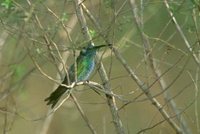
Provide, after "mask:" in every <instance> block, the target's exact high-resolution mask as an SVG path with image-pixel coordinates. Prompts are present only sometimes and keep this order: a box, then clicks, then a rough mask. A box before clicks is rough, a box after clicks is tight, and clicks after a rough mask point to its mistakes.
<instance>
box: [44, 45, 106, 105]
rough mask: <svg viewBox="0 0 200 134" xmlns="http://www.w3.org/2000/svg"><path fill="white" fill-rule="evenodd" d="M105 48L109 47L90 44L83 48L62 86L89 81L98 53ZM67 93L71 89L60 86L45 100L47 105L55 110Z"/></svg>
mask: <svg viewBox="0 0 200 134" xmlns="http://www.w3.org/2000/svg"><path fill="white" fill-rule="evenodd" d="M105 46H107V45H99V46H93V45H91V44H89V45H88V46H87V47H85V48H83V49H82V50H81V51H80V54H79V56H78V57H77V59H76V63H74V64H72V65H71V66H70V67H69V70H68V75H69V77H67V76H65V78H64V80H63V82H62V84H66V85H69V84H70V83H73V82H80V81H85V80H88V79H89V77H90V75H91V73H92V72H93V70H94V68H95V56H96V51H97V50H98V49H99V48H102V47H105ZM75 67H76V69H75ZM68 78H69V80H68ZM69 82H70V83H69ZM67 91H69V88H67V87H65V86H62V85H59V86H58V88H57V89H56V90H55V91H54V92H52V93H51V94H50V96H49V97H48V98H46V99H45V101H47V105H51V108H54V106H55V105H56V104H57V102H58V101H59V99H60V98H61V96H62V95H63V94H65V93H66V92H67Z"/></svg>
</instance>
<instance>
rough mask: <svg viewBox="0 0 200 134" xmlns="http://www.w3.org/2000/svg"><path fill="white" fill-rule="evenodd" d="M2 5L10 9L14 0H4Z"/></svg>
mask: <svg viewBox="0 0 200 134" xmlns="http://www.w3.org/2000/svg"><path fill="white" fill-rule="evenodd" d="M1 6H2V7H4V8H6V9H9V8H11V7H12V0H4V1H3V2H2V3H1Z"/></svg>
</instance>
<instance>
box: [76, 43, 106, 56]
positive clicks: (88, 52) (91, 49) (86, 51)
mask: <svg viewBox="0 0 200 134" xmlns="http://www.w3.org/2000/svg"><path fill="white" fill-rule="evenodd" d="M105 46H107V45H99V46H93V45H88V46H87V47H84V48H83V49H82V50H81V52H80V55H81V56H95V55H96V51H97V50H98V49H100V48H102V47H105Z"/></svg>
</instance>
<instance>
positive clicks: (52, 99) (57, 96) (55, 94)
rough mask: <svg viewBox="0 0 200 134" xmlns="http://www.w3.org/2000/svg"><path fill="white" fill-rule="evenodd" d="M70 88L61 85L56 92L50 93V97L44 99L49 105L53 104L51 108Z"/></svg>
mask: <svg viewBox="0 0 200 134" xmlns="http://www.w3.org/2000/svg"><path fill="white" fill-rule="evenodd" d="M67 90H68V88H66V87H64V86H61V85H60V86H59V87H58V88H57V89H56V90H55V91H54V92H52V93H51V94H50V96H49V97H48V98H46V99H45V100H44V101H47V105H51V108H54V106H55V105H56V104H57V102H58V101H59V99H60V97H61V96H62V95H63V94H64V93H65V92H66V91H67Z"/></svg>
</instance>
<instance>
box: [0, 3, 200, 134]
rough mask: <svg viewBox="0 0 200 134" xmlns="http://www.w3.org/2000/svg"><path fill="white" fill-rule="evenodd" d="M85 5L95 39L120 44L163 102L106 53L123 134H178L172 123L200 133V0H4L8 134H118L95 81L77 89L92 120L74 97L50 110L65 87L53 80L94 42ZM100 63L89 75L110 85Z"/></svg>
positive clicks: (3, 90)
mask: <svg viewBox="0 0 200 134" xmlns="http://www.w3.org/2000/svg"><path fill="white" fill-rule="evenodd" d="M77 2H78V3H79V4H78V6H77V5H76V4H75V3H77ZM77 8H82V9H83V15H84V17H85V18H86V23H87V27H88V29H89V33H90V36H91V37H92V41H93V42H94V44H95V45H102V44H107V43H108V41H109V42H110V43H112V44H113V47H114V48H115V49H116V50H117V51H118V52H119V53H120V55H121V56H122V57H123V58H124V60H125V62H126V65H128V66H130V68H131V69H132V70H133V71H134V73H135V75H136V76H137V77H138V78H139V79H140V80H141V81H142V82H143V83H145V85H146V86H147V87H148V88H147V90H148V91H147V92H149V93H150V94H151V95H152V97H153V98H155V99H156V100H157V101H158V104H160V105H161V107H160V109H159V108H158V107H155V104H154V103H152V101H151V99H152V98H151V97H150V98H149V96H148V95H145V93H144V92H143V91H142V90H141V87H140V86H138V84H137V82H136V81H135V80H134V79H133V78H132V77H131V74H130V73H129V72H128V71H127V70H126V69H125V68H124V66H123V65H122V62H121V61H120V60H119V58H117V56H116V54H115V53H114V52H113V51H112V49H110V48H109V47H107V48H103V49H101V51H99V56H100V57H101V61H102V63H103V64H104V66H105V69H106V73H107V75H108V78H109V84H110V88H111V90H112V91H113V92H114V94H116V96H118V97H116V98H115V99H116V106H117V108H118V111H117V112H118V114H119V118H120V120H121V121H122V126H123V132H121V133H127V134H128V133H129V134H136V133H148V134H157V133H162V134H173V133H177V130H176V129H175V128H174V127H173V125H172V124H170V123H169V122H168V121H169V120H172V121H173V123H175V124H176V125H177V126H178V128H180V130H181V132H180V133H183V134H200V124H199V121H200V119H199V118H200V117H199V114H200V113H199V112H200V107H199V104H198V102H199V101H200V98H199V86H200V84H199V83H200V82H199V76H200V75H199V74H200V73H199V69H200V44H199V42H200V36H199V34H200V33H199V31H200V28H199V27H200V25H199V24H200V1H199V0H83V1H80V0H59V1H51V0H1V1H0V31H1V32H0V131H1V132H0V133H3V134H26V133H29V134H68V133H70V134H79V133H85V134H89V133H97V134H115V133H120V132H119V131H118V130H116V129H115V126H114V125H115V123H114V122H113V121H114V119H113V116H112V113H111V112H112V111H110V109H109V107H110V106H109V105H108V103H107V98H106V96H105V94H104V93H102V92H100V94H101V95H99V94H96V93H95V92H94V91H93V89H91V88H89V87H88V86H80V87H77V88H76V89H75V90H74V91H73V94H74V95H75V96H76V99H77V102H78V104H79V105H80V106H81V108H82V110H83V113H84V114H85V116H86V117H87V119H88V122H86V121H85V120H84V119H83V117H82V116H81V113H80V111H79V110H78V109H77V105H76V104H75V103H74V101H73V100H72V99H71V98H69V99H68V100H66V101H65V103H64V104H63V105H62V106H61V107H59V109H58V110H57V111H55V112H54V113H51V114H49V110H50V107H48V106H47V105H46V103H45V102H44V99H45V98H46V97H48V96H49V94H50V93H51V92H52V91H53V90H54V89H55V88H56V87H57V86H58V84H56V83H55V82H54V81H52V80H50V79H49V78H48V77H51V78H53V79H55V80H58V81H61V80H62V79H63V77H64V73H63V72H64V71H63V70H64V69H63V66H62V65H63V63H65V66H66V67H68V66H69V65H71V63H73V62H74V60H75V58H76V57H77V55H78V53H79V50H80V47H83V46H87V44H88V42H89V40H87V39H86V38H85V36H84V33H83V27H82V25H81V23H80V22H79V21H78V18H77V17H78V15H79V14H78V12H77ZM86 9H87V10H86ZM88 12H89V13H90V14H88ZM90 15H92V16H93V17H94V20H95V21H96V22H97V23H98V24H99V27H98V25H96V24H97V23H94V22H93V20H92V19H91V16H90ZM98 69H99V63H97V67H96V70H95V71H94V73H93V75H92V77H91V80H92V81H95V82H97V83H99V84H102V85H103V84H104V83H103V82H102V80H101V79H100V76H99V74H98V71H97V70H98ZM41 70H42V71H41ZM44 74H46V75H44ZM119 97H120V98H122V99H119ZM127 102H128V103H127ZM161 109H162V110H165V111H166V113H167V115H169V117H168V118H165V117H163V115H162V114H161V111H162V110H161ZM87 123H90V124H91V125H92V126H93V128H94V131H91V130H90V129H89V127H88V126H87Z"/></svg>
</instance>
